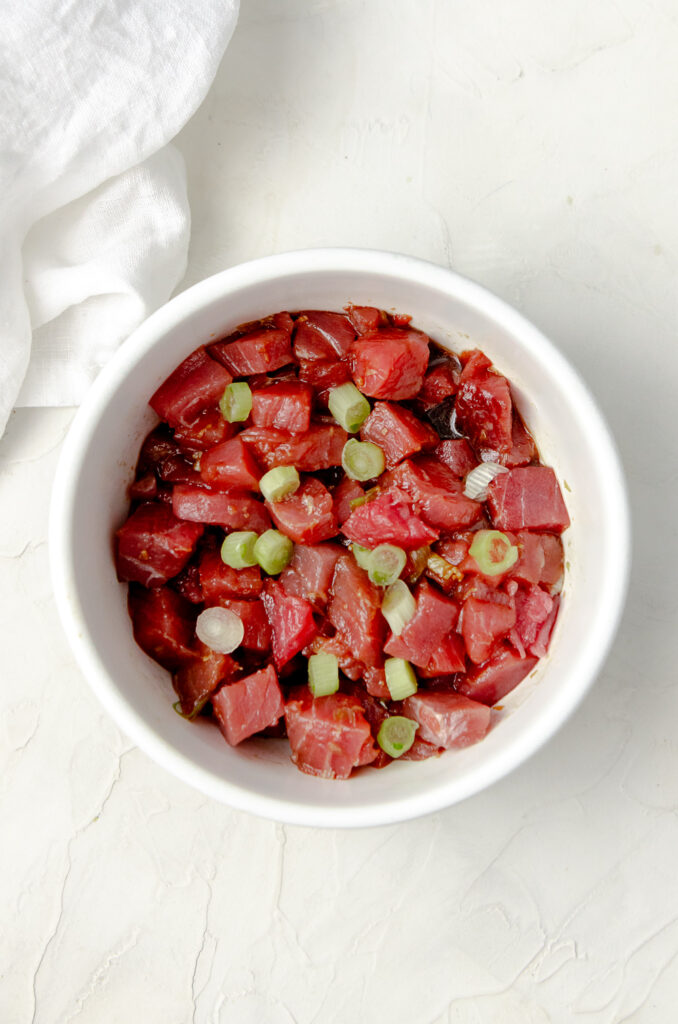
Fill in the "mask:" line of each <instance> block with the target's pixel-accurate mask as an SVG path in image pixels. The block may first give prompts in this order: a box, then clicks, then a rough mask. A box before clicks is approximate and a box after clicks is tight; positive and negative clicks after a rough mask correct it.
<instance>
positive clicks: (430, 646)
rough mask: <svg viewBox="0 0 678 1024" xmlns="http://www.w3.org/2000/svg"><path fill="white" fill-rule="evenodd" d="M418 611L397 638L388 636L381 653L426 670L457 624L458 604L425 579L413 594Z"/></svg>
mask: <svg viewBox="0 0 678 1024" xmlns="http://www.w3.org/2000/svg"><path fill="white" fill-rule="evenodd" d="M415 598H416V602H417V609H416V611H415V613H414V615H413V617H412V618H411V619H410V621H409V622H408V623H407V625H406V626H405V628H404V629H403V631H402V633H401V634H400V636H393V634H391V636H389V638H388V640H387V642H386V644H385V646H384V651H385V652H386V654H388V655H390V656H391V657H392V658H405V660H406V661H411V662H412V664H413V665H417V666H419V667H421V668H426V666H427V665H428V664H429V663H430V661H431V658H432V657H433V655H434V653H435V651H436V650H437V649H438V648H439V647H440V646H441V644H442V643H443V640H444V639H445V637H447V636H448V634H450V633H451V632H452V630H453V629H454V627H455V626H456V624H457V619H458V618H459V605H458V604H457V602H456V601H453V600H452V599H451V598H449V597H446V596H445V594H441V593H440V591H439V590H437V589H436V588H435V587H434V586H432V585H431V584H430V583H429V582H428V580H421V582H420V583H419V584H418V585H417V589H416V592H415Z"/></svg>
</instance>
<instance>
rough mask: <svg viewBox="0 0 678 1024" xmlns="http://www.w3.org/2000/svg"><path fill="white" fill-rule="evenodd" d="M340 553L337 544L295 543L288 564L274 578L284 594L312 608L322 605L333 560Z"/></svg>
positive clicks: (321, 606) (323, 605) (325, 603)
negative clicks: (276, 577) (306, 603)
mask: <svg viewBox="0 0 678 1024" xmlns="http://www.w3.org/2000/svg"><path fill="white" fill-rule="evenodd" d="M343 554H345V551H344V548H342V547H341V546H340V545H339V544H296V545H295V547H294V554H293V555H292V560H291V561H290V564H289V565H288V566H287V568H286V569H283V571H282V572H281V574H280V576H279V577H278V579H279V580H280V582H281V583H282V585H283V587H284V588H285V591H286V592H287V593H288V594H294V596H295V597H303V598H304V600H306V601H310V603H311V604H312V605H313V607H314V608H321V609H322V608H325V607H326V606H327V602H328V601H329V597H330V586H331V584H332V577H333V576H334V569H335V567H336V564H337V559H338V558H339V557H340V555H343Z"/></svg>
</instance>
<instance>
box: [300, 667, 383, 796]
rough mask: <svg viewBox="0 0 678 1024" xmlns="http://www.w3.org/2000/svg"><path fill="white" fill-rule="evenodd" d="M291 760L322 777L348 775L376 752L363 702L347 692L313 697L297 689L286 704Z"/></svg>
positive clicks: (343, 777) (368, 760)
mask: <svg viewBox="0 0 678 1024" xmlns="http://www.w3.org/2000/svg"><path fill="white" fill-rule="evenodd" d="M285 723H286V725H287V735H288V737H289V741H290V746H291V747H292V760H293V761H294V763H295V764H296V766H297V768H299V769H300V770H301V771H302V772H306V773H307V774H308V775H317V776H319V777H320V778H323V779H347V778H348V777H349V775H350V774H351V772H352V770H353V769H354V768H356V767H358V766H360V765H364V764H369V763H370V762H371V761H373V760H374V759H375V758H376V756H377V749H376V747H375V746H374V742H373V740H372V733H371V731H370V726H369V723H368V722H367V720H366V718H365V713H364V709H363V705H362V703H361V702H360V700H358V698H357V697H354V696H351V695H349V694H347V693H333V694H331V695H330V696H329V697H313V696H312V695H311V693H310V691H309V690H308V689H307V688H306V687H298V688H296V689H294V690H293V691H292V692H291V694H290V697H289V699H288V701H287V702H286V704H285Z"/></svg>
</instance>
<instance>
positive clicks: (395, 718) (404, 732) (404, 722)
mask: <svg viewBox="0 0 678 1024" xmlns="http://www.w3.org/2000/svg"><path fill="white" fill-rule="evenodd" d="M418 728H419V726H418V725H417V723H416V722H413V721H412V719H411V718H405V717H404V715H391V717H390V718H385V719H384V721H383V722H382V723H381V725H380V726H379V732H378V733H377V743H378V744H379V746H380V747H381V749H382V750H383V751H384V752H385V753H387V754H388V755H389V757H400V756H401V755H402V754H406V753H407V751H408V750H409V749H410V747H411V746H412V744H413V743H414V737H415V734H416V732H417V729H418Z"/></svg>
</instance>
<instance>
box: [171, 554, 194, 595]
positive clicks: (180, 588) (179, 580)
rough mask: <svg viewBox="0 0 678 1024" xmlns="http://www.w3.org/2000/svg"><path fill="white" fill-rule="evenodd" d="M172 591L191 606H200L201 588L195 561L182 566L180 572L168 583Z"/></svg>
mask: <svg viewBox="0 0 678 1024" xmlns="http://www.w3.org/2000/svg"><path fill="white" fill-rule="evenodd" d="M170 586H171V587H172V589H173V590H176V592H177V594H181V596H182V597H185V598H186V600H187V601H190V602H191V604H202V587H201V586H200V570H199V569H198V565H197V563H196V562H195V561H191V562H189V563H188V565H186V566H184V568H183V569H182V570H181V572H180V573H179V574H178V575H177V576H174V577H173V578H172V580H171V582H170Z"/></svg>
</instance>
